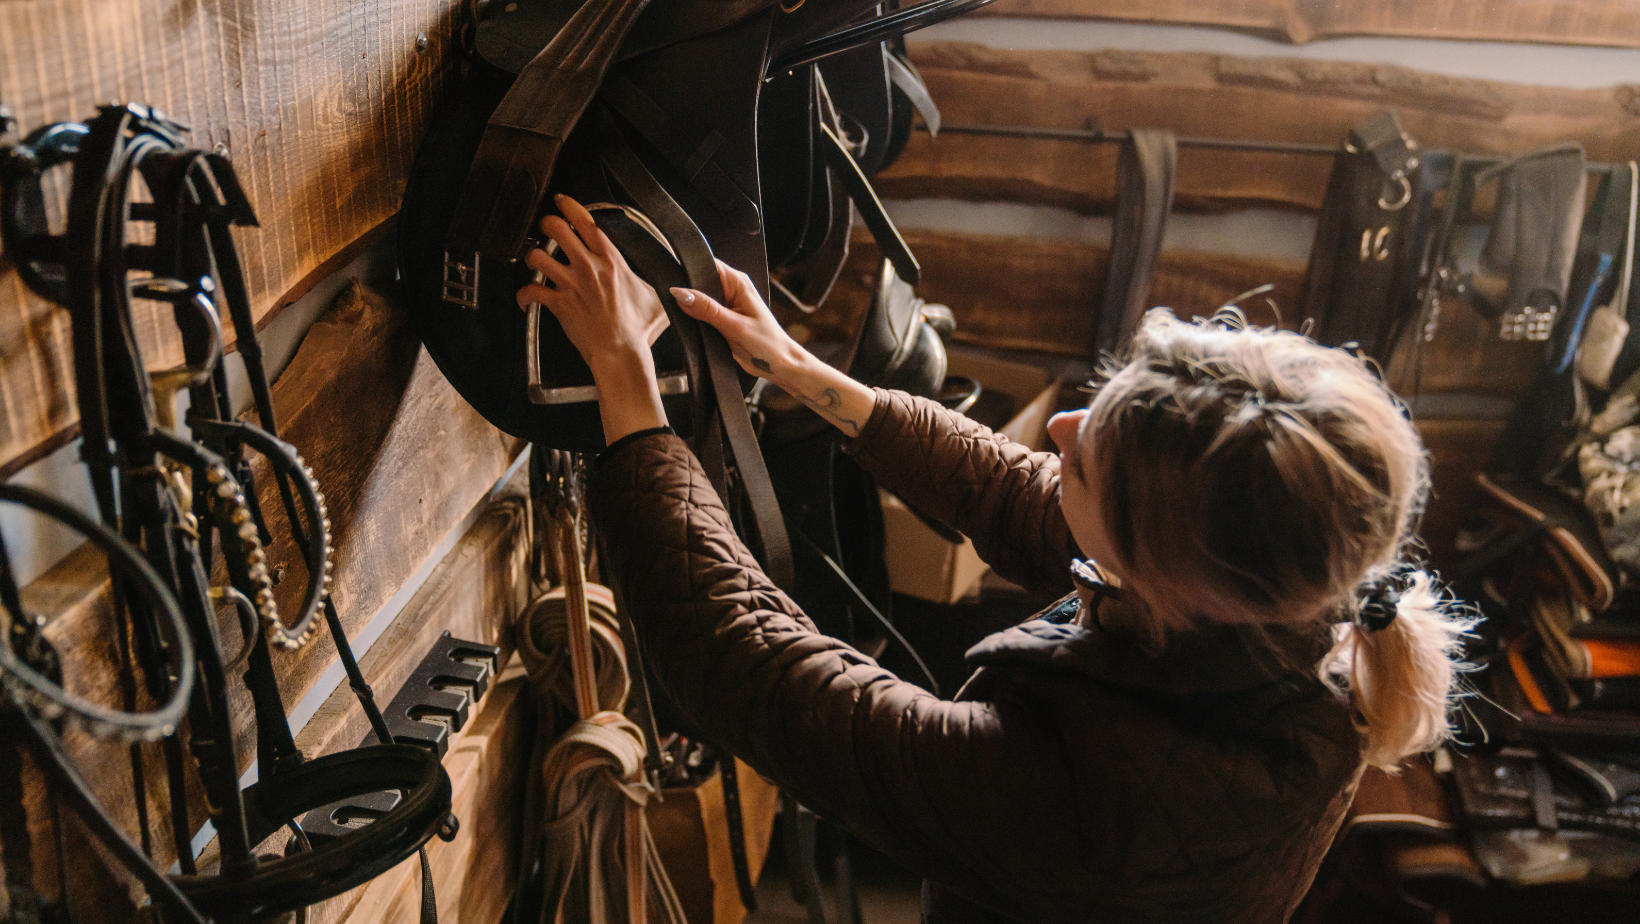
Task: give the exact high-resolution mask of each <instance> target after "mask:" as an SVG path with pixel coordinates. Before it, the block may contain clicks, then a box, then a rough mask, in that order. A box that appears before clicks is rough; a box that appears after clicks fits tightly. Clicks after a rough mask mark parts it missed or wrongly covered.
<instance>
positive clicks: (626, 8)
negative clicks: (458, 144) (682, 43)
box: [449, 0, 649, 259]
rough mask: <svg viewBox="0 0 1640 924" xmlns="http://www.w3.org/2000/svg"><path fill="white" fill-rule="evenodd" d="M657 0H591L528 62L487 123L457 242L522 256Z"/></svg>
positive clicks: (459, 215) (454, 235)
mask: <svg viewBox="0 0 1640 924" xmlns="http://www.w3.org/2000/svg"><path fill="white" fill-rule="evenodd" d="M648 5H649V0H588V2H586V3H585V4H583V5H582V6H581V8H580V9H579V10H576V12H575V15H574V16H572V17H570V20H569V22H568V23H566V24H565V25H564V27H563V28H562V29H560V30H559V31H558V34H557V35H555V36H554V37H553V39H552V41H551V42H549V43H547V46H546V47H545V48H543V49H541V52H540V54H537V55H536V56H535V58H534V60H532V61H530V63H529V64H528V65H526V66H525V68H524V70H523V72H522V73H520V74H519V75H518V79H517V81H515V82H514V83H513V85H512V88H511V89H510V90H508V91H507V95H506V96H505V97H503V98H502V100H501V105H499V106H497V107H496V110H495V112H494V113H493V114H492V115H491V116H490V121H489V125H488V126H487V127H486V128H485V129H484V138H483V141H482V142H480V144H479V147H478V154H477V156H475V157H474V158H473V166H472V169H471V170H470V171H469V172H468V174H467V183H466V185H464V186H463V187H462V190H461V202H460V204H459V205H458V206H457V207H456V215H455V220H454V221H453V222H452V223H451V225H450V233H449V249H450V250H451V251H452V252H461V253H472V252H473V251H477V252H479V253H482V254H484V255H486V256H494V257H499V258H502V259H507V258H510V257H514V256H517V255H518V254H519V252H520V250H521V249H522V247H523V244H524V239H525V238H526V237H527V236H528V234H529V232H530V226H531V225H532V224H533V223H534V221H535V217H536V216H537V215H539V214H540V212H541V202H542V199H544V198H545V197H546V194H547V180H548V179H550V178H551V176H552V168H553V165H554V164H555V163H556V162H557V160H558V151H559V150H560V149H561V148H562V147H563V145H564V139H565V138H566V137H568V135H569V133H570V129H572V128H574V127H575V124H576V123H577V122H578V121H580V119H581V114H582V113H583V112H584V111H585V110H586V107H587V104H588V103H589V102H590V101H591V100H592V97H593V95H594V94H596V93H597V92H598V87H599V85H601V84H602V83H603V81H604V75H605V73H606V72H607V71H608V69H609V65H610V62H612V61H613V60H615V53H616V51H617V50H618V49H619V48H620V46H621V43H622V42H623V41H624V40H625V39H626V34H627V32H628V31H629V30H630V29H631V28H632V24H633V22H635V21H636V20H637V18H638V14H639V13H642V12H643V11H644V8H645V7H647V6H648Z"/></svg>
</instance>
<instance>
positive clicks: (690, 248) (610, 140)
mask: <svg viewBox="0 0 1640 924" xmlns="http://www.w3.org/2000/svg"><path fill="white" fill-rule="evenodd" d="M595 117H596V118H597V119H598V123H597V129H598V139H599V149H600V152H601V154H602V156H603V158H604V163H605V164H606V165H607V166H608V167H609V172H610V175H611V176H612V177H613V178H614V179H615V182H616V183H618V184H619V185H620V186H621V188H622V189H624V190H626V193H627V195H629V196H631V197H632V199H633V201H634V202H635V203H636V205H637V206H638V208H639V209H640V210H642V211H643V212H644V213H645V214H646V215H648V216H649V218H650V220H651V221H653V222H654V223H655V225H656V227H658V228H660V230H661V234H662V235H664V236H665V237H666V239H667V241H668V242H669V243H670V244H671V245H672V249H673V251H674V252H675V253H676V254H677V256H678V261H679V262H680V263H682V264H683V267H684V270H685V271H686V272H687V273H688V276H689V282H690V285H691V286H693V287H694V288H695V289H697V290H699V291H701V292H704V293H706V294H707V295H709V296H711V297H712V298H713V299H716V300H717V301H718V302H720V303H721V302H722V301H723V300H724V294H723V282H722V279H721V278H720V277H719V276H718V269H717V262H716V261H715V260H714V259H713V258H712V249H711V245H709V244H708V243H707V242H706V238H705V237H704V236H702V235H701V233H700V231H699V229H697V228H696V227H695V223H694V222H693V221H691V220H690V218H689V216H688V215H687V214H686V213H685V212H684V211H683V209H682V208H680V207H679V206H678V204H677V202H676V201H674V200H673V199H672V197H671V196H670V195H669V194H667V192H666V190H664V189H662V188H661V185H660V183H659V182H657V181H656V180H655V178H654V176H652V175H651V174H650V173H649V170H648V168H646V167H645V166H644V165H643V162H642V161H640V160H638V157H637V155H636V154H635V153H633V151H632V149H631V148H630V147H629V146H628V145H627V143H626V140H625V139H624V138H622V137H621V134H620V130H619V129H618V128H616V127H615V123H614V121H613V119H611V118H610V117H609V116H608V115H607V113H603V112H599V113H596V115H595ZM700 336H701V344H702V347H703V349H704V352H705V353H706V368H707V373H708V375H709V377H710V380H711V385H712V390H713V394H714V395H715V396H716V400H717V407H718V418H719V419H720V420H721V421H722V423H723V433H724V437H725V439H726V440H727V442H728V444H729V452H730V454H731V455H732V456H733V458H734V462H735V467H736V468H737V469H738V470H739V472H740V483H741V485H742V487H744V489H745V491H746V495H747V498H748V499H749V500H750V502H751V504H750V506H751V512H752V523H753V525H754V526H755V528H756V530H757V539H758V545H759V546H760V547H761V549H762V552H763V561H762V564H763V569H764V571H765V572H766V573H767V574H768V576H769V579H770V580H772V581H774V583H775V586H777V587H780V588H781V589H783V590H789V589H790V588H791V586H792V574H793V570H792V551H791V540H790V538H789V537H788V536H787V535H786V524H785V521H784V520H783V519H782V518H781V515H780V504H779V501H777V500H776V499H775V494H774V486H773V485H772V484H771V483H770V481H769V471H768V468H767V467H766V466H765V465H764V463H763V454H762V452H761V451H759V449H758V446H757V434H756V433H755V432H754V431H753V430H752V421H751V416H750V414H749V413H748V412H747V410H746V401H745V398H744V394H743V392H742V391H741V387H740V371H739V366H738V365H737V364H736V363H735V361H734V357H733V356H732V355H731V354H730V352H729V344H728V342H727V341H725V340H724V339H723V335H722V334H720V333H718V332H717V330H716V329H715V328H712V327H710V326H709V325H700Z"/></svg>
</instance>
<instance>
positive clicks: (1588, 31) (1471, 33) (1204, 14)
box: [978, 0, 1640, 48]
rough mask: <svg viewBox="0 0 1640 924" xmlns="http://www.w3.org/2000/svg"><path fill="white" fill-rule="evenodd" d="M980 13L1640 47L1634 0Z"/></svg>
mask: <svg viewBox="0 0 1640 924" xmlns="http://www.w3.org/2000/svg"><path fill="white" fill-rule="evenodd" d="M978 15H980V16H1013V17H1024V18H1031V17H1040V18H1049V19H1102V20H1115V21H1120V22H1153V23H1168V24H1174V25H1196V26H1218V27H1222V28H1230V29H1239V30H1244V31H1247V32H1251V33H1254V34H1256V35H1261V36H1265V37H1267V38H1273V39H1278V40H1283V41H1288V42H1292V43H1294V44H1304V43H1305V42H1313V41H1318V40H1321V39H1328V38H1342V37H1345V36H1356V35H1383V36H1404V37H1408V38H1442V39H1475V40H1483V41H1493V42H1548V43H1556V44H1567V45H1615V46H1620V47H1626V48H1640V7H1636V6H1635V5H1634V4H1633V3H1631V2H1629V0H1486V2H1477V0H997V2H996V3H993V4H991V5H989V6H987V7H983V8H982V9H981V10H980V11H979V13H978Z"/></svg>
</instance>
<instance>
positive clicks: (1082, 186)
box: [876, 42, 1640, 212]
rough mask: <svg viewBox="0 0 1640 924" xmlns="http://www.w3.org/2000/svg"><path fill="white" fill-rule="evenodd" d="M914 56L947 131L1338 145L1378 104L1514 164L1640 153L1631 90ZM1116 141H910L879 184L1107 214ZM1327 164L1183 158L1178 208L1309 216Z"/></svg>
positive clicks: (1122, 62) (1081, 57) (1282, 69)
mask: <svg viewBox="0 0 1640 924" xmlns="http://www.w3.org/2000/svg"><path fill="white" fill-rule="evenodd" d="M910 48H911V53H912V60H913V61H914V63H915V64H916V65H917V69H918V71H920V72H921V73H922V75H923V78H924V79H925V80H926V81H927V83H928V88H929V92H930V93H931V94H932V95H933V97H934V99H935V100H936V101H937V102H938V103H939V105H940V112H941V116H942V118H943V120H944V121H945V122H947V123H949V124H953V125H973V124H978V125H1023V126H1028V127H1033V128H1061V129H1065V128H1069V129H1085V128H1090V127H1103V128H1105V129H1110V130H1121V129H1127V128H1169V129H1172V130H1173V131H1174V132H1175V133H1176V134H1178V135H1181V136H1191V137H1199V138H1227V139H1248V140H1256V141H1281V142H1308V143H1315V144H1327V145H1334V144H1342V143H1343V140H1344V137H1345V135H1346V133H1347V132H1348V131H1349V129H1350V126H1352V125H1355V124H1357V123H1360V122H1362V121H1364V120H1366V119H1367V118H1370V117H1371V116H1373V115H1374V114H1376V113H1377V112H1379V111H1380V110H1382V109H1384V108H1393V109H1395V110H1396V111H1397V112H1398V113H1399V114H1400V117H1401V122H1402V125H1403V126H1404V127H1405V128H1406V130H1407V132H1408V134H1410V135H1411V136H1412V137H1413V138H1414V139H1415V140H1417V141H1418V142H1419V143H1420V144H1422V145H1423V146H1424V147H1445V148H1452V149H1455V150H1461V151H1465V152H1468V153H1472V154H1507V153H1515V152H1522V151H1528V150H1532V149H1534V148H1538V147H1543V146H1546V145H1549V144H1552V143H1555V142H1558V141H1564V140H1577V141H1581V142H1583V144H1584V145H1585V146H1586V147H1587V148H1588V152H1589V157H1591V158H1592V159H1595V160H1607V161H1610V160H1619V159H1622V160H1627V159H1628V158H1630V157H1633V156H1634V154H1635V152H1637V151H1640V96H1637V95H1636V94H1635V93H1634V92H1631V91H1633V90H1634V89H1635V88H1632V87H1631V88H1623V87H1619V88H1605V89H1592V90H1580V89H1566V88H1559V87H1539V86H1530V85H1526V84H1512V83H1502V82H1498V81H1491V80H1479V79H1473V78H1464V77H1450V76H1446V75H1442V74H1434V73H1429V72H1426V71H1415V70H1412V69H1409V68H1404V67H1397V66H1393V65H1384V64H1363V63H1355V62H1349V61H1314V60H1306V59H1299V58H1255V57H1243V56H1237V55H1219V54H1205V53H1199V52H1134V51H1095V52H1082V51H1034V50H1033V51H1009V50H1001V49H994V48H987V47H984V46H981V45H975V44H970V43H966V42H913V43H912V44H911V46H910ZM1116 153H1117V152H1116V146H1115V145H1111V144H1089V143H1087V142H1083V141H1061V140H1047V139H1021V138H999V137H986V136H975V135H959V134H949V133H948V134H944V135H941V136H940V137H939V138H938V139H931V138H929V137H928V136H927V135H926V134H924V133H918V134H916V135H914V136H913V137H912V139H911V142H910V144H909V145H907V147H906V151H905V154H904V156H902V157H901V158H900V160H899V161H898V162H896V163H895V164H894V165H893V166H892V167H890V168H889V169H888V170H886V171H884V173H883V174H882V175H881V176H880V177H879V178H878V179H877V182H876V185H877V190H878V192H879V193H880V194H882V195H883V196H884V197H887V198H894V199H909V198H918V197H937V198H950V199H968V200H974V201H996V200H1002V201H1010V202H1026V203H1032V204H1041V205H1055V206H1061V207H1065V208H1071V209H1076V210H1078V211H1085V212H1104V211H1108V210H1109V208H1110V203H1111V202H1112V201H1113V200H1114V197H1115V175H1116ZM1330 165H1331V161H1330V158H1327V157H1321V156H1295V155H1291V154H1274V153H1266V152H1237V151H1224V150H1213V149H1201V148H1188V147H1186V148H1182V149H1181V150H1180V153H1179V175H1178V179H1177V192H1176V196H1177V200H1178V204H1179V207H1180V208H1182V209H1195V210H1204V211H1212V210H1219V209H1225V208H1234V207H1242V206H1252V205H1258V206H1271V207H1277V208H1288V209H1300V210H1306V211H1314V210H1316V209H1317V208H1319V207H1320V205H1321V197H1322V194H1323V193H1324V192H1325V189H1326V179H1327V171H1328V169H1329V168H1330Z"/></svg>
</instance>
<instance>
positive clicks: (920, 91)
mask: <svg viewBox="0 0 1640 924" xmlns="http://www.w3.org/2000/svg"><path fill="white" fill-rule="evenodd" d="M883 60H885V61H887V62H888V79H889V82H890V83H892V84H894V88H895V89H897V90H899V91H900V92H901V93H903V94H905V98H906V99H907V100H909V101H910V102H911V106H912V108H914V109H916V110H917V113H918V114H919V115H921V116H922V117H923V124H924V125H926V126H928V137H930V138H937V137H939V134H940V107H939V106H937V105H935V103H934V97H933V96H930V95H929V93H928V85H927V84H925V83H923V79H922V75H921V74H919V73H917V69H916V68H915V67H913V66H912V64H911V62H910V61H907V60H906V59H904V58H902V57H900V56H899V55H897V54H895V53H893V52H887V53H885V54H884V55H883Z"/></svg>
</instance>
